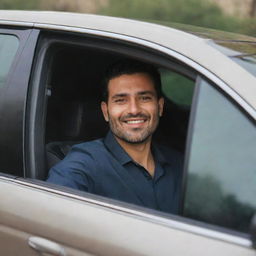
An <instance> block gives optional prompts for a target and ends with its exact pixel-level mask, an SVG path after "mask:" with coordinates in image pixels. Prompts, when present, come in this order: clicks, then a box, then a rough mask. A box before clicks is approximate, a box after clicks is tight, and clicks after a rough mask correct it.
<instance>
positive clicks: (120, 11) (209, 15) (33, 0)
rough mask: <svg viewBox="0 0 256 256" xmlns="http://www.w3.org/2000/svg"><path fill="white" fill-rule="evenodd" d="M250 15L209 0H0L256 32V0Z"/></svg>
mask: <svg viewBox="0 0 256 256" xmlns="http://www.w3.org/2000/svg"><path fill="white" fill-rule="evenodd" d="M249 8H250V15H248V18H238V17H235V16H230V15H227V14H224V13H223V11H222V10H221V8H220V7H219V6H217V5H216V4H215V3H214V2H213V1H206V0H72V1H71V0H0V9H23V10H25V9H34V10H37V9H44V10H60V11H74V12H87V13H99V14H104V15H111V16H119V17H126V18H134V19H142V20H143V19H146V20H152V21H153V20H155V21H157V20H158V21H163V22H178V23H185V24H190V25H196V26H202V27H209V28H215V29H220V30H226V31H231V32H238V33H243V34H249V35H253V36H256V18H255V12H256V0H252V2H251V6H250V7H249Z"/></svg>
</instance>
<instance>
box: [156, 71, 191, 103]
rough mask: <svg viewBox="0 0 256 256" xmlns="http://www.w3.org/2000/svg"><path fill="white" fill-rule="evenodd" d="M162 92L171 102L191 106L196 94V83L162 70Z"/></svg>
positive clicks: (172, 72)
mask: <svg viewBox="0 0 256 256" xmlns="http://www.w3.org/2000/svg"><path fill="white" fill-rule="evenodd" d="M160 73H161V81H162V90H163V93H164V94H165V96H166V97H167V98H168V99H170V100H171V101H173V102H175V103H177V104H179V105H185V106H190V105H191V102H192V97H193V92H194V81H193V80H191V79H189V78H187V77H185V76H184V75H181V74H178V73H176V72H174V71H170V70H167V69H160Z"/></svg>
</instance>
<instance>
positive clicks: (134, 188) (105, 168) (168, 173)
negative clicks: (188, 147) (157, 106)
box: [47, 132, 182, 213]
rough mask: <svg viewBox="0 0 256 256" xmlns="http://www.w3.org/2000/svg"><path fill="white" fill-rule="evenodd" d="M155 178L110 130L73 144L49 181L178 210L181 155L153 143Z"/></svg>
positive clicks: (162, 208)
mask: <svg viewBox="0 0 256 256" xmlns="http://www.w3.org/2000/svg"><path fill="white" fill-rule="evenodd" d="M152 152H153V156H154V160H155V174H154V177H151V175H150V174H149V173H148V172H147V170H146V169H145V168H144V167H142V166H140V165H139V164H137V163H136V162H134V161H133V160H132V159H131V157H130V156H129V155H128V154H127V153H126V152H125V151H124V149H123V148H122V147H121V146H120V145H119V143H118V142H117V141H116V139H115V138H114V136H113V134H112V133H111V132H109V133H108V134H107V136H106V137H105V138H104V139H98V140H94V141H90V142H84V143H81V144H77V145H75V146H73V147H72V150H71V151H70V152H69V153H68V155H67V156H66V157H65V159H64V160H62V161H61V162H59V163H58V164H57V165H55V166H54V167H52V168H51V170H50V173H49V177H48V179H47V181H48V182H51V183H54V184H59V185H63V186H67V187H71V188H75V189H79V190H83V191H88V192H90V193H93V194H97V195H101V196H106V197H110V198H113V199H117V200H121V201H125V202H128V203H133V204H137V205H141V206H145V207H149V208H153V209H156V210H161V211H164V212H169V213H177V211H178V203H179V196H180V187H181V175H182V157H181V155H180V154H179V153H178V152H176V151H174V150H170V149H168V150H167V149H166V148H162V147H160V146H156V145H153V147H152Z"/></svg>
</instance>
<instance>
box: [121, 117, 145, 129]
mask: <svg viewBox="0 0 256 256" xmlns="http://www.w3.org/2000/svg"><path fill="white" fill-rule="evenodd" d="M147 120H148V119H147V118H136V119H127V120H123V122H124V123H125V124H126V125H128V127H133V128H139V127H143V126H144V124H145V123H146V122H147Z"/></svg>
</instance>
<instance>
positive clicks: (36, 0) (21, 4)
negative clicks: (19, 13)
mask: <svg viewBox="0 0 256 256" xmlns="http://www.w3.org/2000/svg"><path fill="white" fill-rule="evenodd" d="M39 5H40V0H0V9H9V10H11V9H15V10H33V9H34V10H36V9H39Z"/></svg>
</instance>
